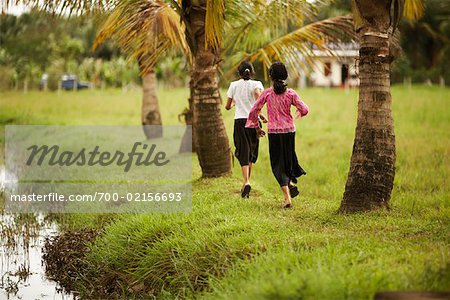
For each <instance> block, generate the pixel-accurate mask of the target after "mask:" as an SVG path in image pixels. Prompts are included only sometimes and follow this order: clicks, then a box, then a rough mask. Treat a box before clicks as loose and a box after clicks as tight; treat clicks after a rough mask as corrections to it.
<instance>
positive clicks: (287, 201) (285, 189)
mask: <svg viewBox="0 0 450 300" xmlns="http://www.w3.org/2000/svg"><path fill="white" fill-rule="evenodd" d="M281 190H282V191H283V195H284V207H286V208H287V207H290V206H291V205H292V200H291V195H290V193H289V186H287V185H283V186H282V187H281Z"/></svg>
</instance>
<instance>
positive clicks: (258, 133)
mask: <svg viewBox="0 0 450 300" xmlns="http://www.w3.org/2000/svg"><path fill="white" fill-rule="evenodd" d="M256 135H257V136H258V138H262V137H264V136H265V135H266V132H265V131H264V130H262V128H260V127H257V128H256Z"/></svg>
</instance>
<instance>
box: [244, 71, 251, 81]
mask: <svg viewBox="0 0 450 300" xmlns="http://www.w3.org/2000/svg"><path fill="white" fill-rule="evenodd" d="M250 74H251V73H250V69H248V68H247V69H245V70H244V73H243V74H242V78H243V79H244V80H249V79H250Z"/></svg>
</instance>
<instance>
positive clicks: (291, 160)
mask: <svg viewBox="0 0 450 300" xmlns="http://www.w3.org/2000/svg"><path fill="white" fill-rule="evenodd" d="M269 154H270V165H271V167H272V172H273V175H274V176H275V178H276V179H277V181H278V184H279V185H280V186H286V185H289V182H290V181H292V182H294V183H296V182H297V178H298V177H300V176H302V175H306V172H305V170H303V168H302V167H301V166H300V165H299V163H298V160H297V155H296V154H295V132H288V133H269Z"/></svg>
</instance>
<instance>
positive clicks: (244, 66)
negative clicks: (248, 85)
mask: <svg viewBox="0 0 450 300" xmlns="http://www.w3.org/2000/svg"><path fill="white" fill-rule="evenodd" d="M238 71H239V76H241V78H242V79H244V80H249V79H250V78H251V77H252V76H253V75H254V74H255V69H253V65H252V63H251V62H248V61H243V62H241V64H240V65H239V67H238Z"/></svg>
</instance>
